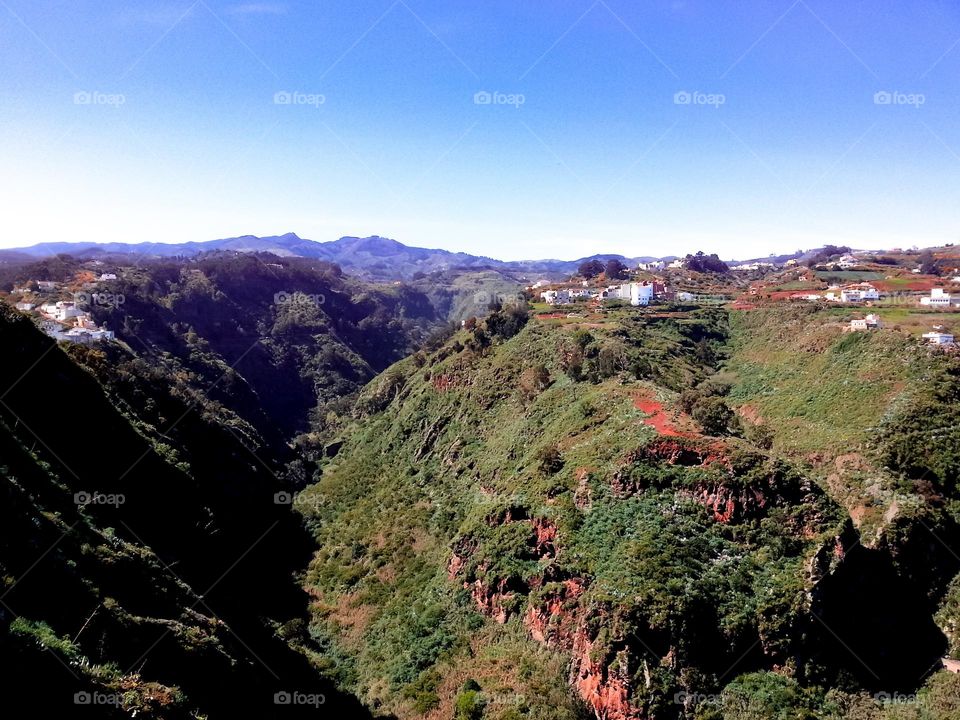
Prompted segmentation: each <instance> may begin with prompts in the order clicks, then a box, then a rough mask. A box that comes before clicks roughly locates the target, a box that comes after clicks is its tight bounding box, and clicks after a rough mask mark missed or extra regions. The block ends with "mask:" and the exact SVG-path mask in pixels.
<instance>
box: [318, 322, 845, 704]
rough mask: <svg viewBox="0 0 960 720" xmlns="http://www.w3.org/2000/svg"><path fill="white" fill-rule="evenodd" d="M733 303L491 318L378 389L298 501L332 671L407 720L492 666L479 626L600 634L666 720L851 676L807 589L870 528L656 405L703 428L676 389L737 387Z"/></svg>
mask: <svg viewBox="0 0 960 720" xmlns="http://www.w3.org/2000/svg"><path fill="white" fill-rule="evenodd" d="M725 317H726V316H725V313H723V312H721V311H712V312H700V313H689V314H685V315H684V314H681V315H680V316H675V317H669V318H664V317H662V316H657V314H656V313H653V312H643V311H631V310H625V311H622V314H621V315H619V316H617V317H616V318H615V321H614V322H610V323H608V324H607V325H605V326H603V327H602V328H589V329H588V328H577V327H575V326H570V325H562V326H554V327H551V326H547V325H545V324H542V323H540V322H539V321H536V320H532V321H530V323H528V324H527V326H526V327H525V328H524V329H523V330H522V331H521V332H519V333H518V334H517V335H515V336H512V337H508V338H499V339H496V338H494V339H493V340H492V341H491V342H489V343H488V342H484V343H477V342H476V337H477V336H478V335H480V334H485V335H488V336H489V335H493V333H491V331H490V328H491V325H492V326H497V324H498V322H499V321H498V320H496V318H494V320H493V322H489V321H488V322H487V323H481V324H479V325H478V326H477V327H476V328H475V329H474V330H473V331H464V332H461V333H459V334H458V335H456V336H455V337H454V338H452V339H451V340H450V341H449V342H448V343H447V344H446V345H445V346H443V347H441V348H439V349H437V350H436V351H434V352H432V353H422V354H418V356H415V357H413V358H410V359H408V360H405V361H403V362H402V363H400V364H398V365H396V366H394V367H393V368H391V369H390V370H389V371H388V372H387V373H385V374H384V375H382V376H381V377H380V378H379V379H378V380H377V381H375V382H374V383H372V384H371V385H370V386H369V387H368V388H367V389H366V390H365V391H364V394H363V396H362V397H361V407H364V408H367V410H366V412H367V413H369V414H370V415H369V417H365V418H360V419H358V422H357V425H356V427H355V428H351V429H350V432H349V433H348V438H347V440H346V443H345V445H344V447H343V448H342V449H341V451H340V453H339V455H338V456H337V457H336V458H335V459H334V460H332V461H331V462H330V463H329V465H327V466H326V467H324V468H323V472H322V475H321V477H320V480H319V482H318V483H317V484H316V485H315V486H313V487H311V488H309V489H308V490H307V491H305V493H304V494H303V495H302V498H303V502H302V503H300V507H301V508H303V509H304V510H305V512H306V516H307V519H308V522H309V524H310V526H311V528H312V529H313V531H314V533H315V536H316V538H317V541H318V546H319V548H320V549H319V551H318V552H317V554H316V557H315V559H314V562H313V563H312V565H311V569H310V572H309V574H308V576H307V579H306V586H307V588H308V590H309V592H310V593H311V595H312V596H313V597H314V598H315V602H314V605H313V611H314V620H313V623H312V626H311V631H312V633H313V634H314V636H315V637H316V638H317V639H318V641H319V642H320V643H321V644H322V645H323V647H324V648H325V650H326V652H327V655H328V657H331V658H335V661H334V662H333V663H331V666H328V669H330V670H335V669H336V670H337V671H338V672H339V679H340V680H341V682H343V683H345V684H346V685H347V687H349V688H350V689H351V690H353V691H355V692H357V693H358V694H359V695H360V696H361V697H362V698H363V699H365V701H367V702H368V703H371V704H373V705H378V706H379V705H382V706H383V707H385V708H388V709H390V710H391V711H393V712H396V713H398V714H400V715H401V716H405V717H407V716H409V717H412V716H415V715H416V712H417V711H416V707H415V702H414V701H413V700H411V698H416V697H419V694H418V693H419V692H420V691H418V690H417V688H422V687H423V684H424V682H425V678H434V679H437V678H439V680H437V682H440V683H443V682H444V681H445V679H447V678H449V676H450V674H451V673H453V672H454V670H455V669H456V668H458V667H459V666H460V664H461V663H465V662H469V663H471V664H472V665H473V666H474V667H475V668H477V666H478V664H479V665H480V667H483V668H484V671H485V672H487V673H490V672H493V670H492V669H491V668H490V667H487V666H485V665H483V664H482V663H481V660H480V659H478V658H477V656H476V655H475V652H474V647H473V642H472V639H473V638H475V637H477V636H478V634H479V635H482V636H487V635H489V634H492V633H496V635H497V636H498V637H500V636H502V634H504V633H506V634H507V635H508V636H510V637H516V636H518V635H519V636H520V637H522V636H523V635H524V633H525V632H529V633H530V634H531V635H532V636H533V637H535V638H538V639H540V640H543V641H545V643H546V645H547V646H548V647H550V648H551V649H555V650H560V651H566V652H568V653H569V652H571V650H572V649H574V648H581V650H580V651H575V652H581V651H582V652H583V653H585V655H583V656H577V655H576V654H575V655H574V661H575V669H577V670H578V671H580V672H583V673H585V674H586V675H589V674H590V673H591V672H593V669H591V668H592V666H591V665H590V663H591V662H595V663H597V664H598V667H610V666H613V667H618V668H619V670H618V672H621V673H623V677H624V678H625V679H624V683H625V687H626V688H627V690H628V696H629V699H630V702H631V703H632V704H634V706H635V707H638V708H641V709H643V711H644V712H646V713H650V714H652V715H654V716H656V717H672V716H676V715H677V713H678V712H679V711H680V708H678V707H677V705H676V704H675V703H674V702H672V700H671V699H672V698H673V696H674V695H675V694H676V693H678V692H687V693H690V694H696V693H701V694H703V693H721V692H724V684H725V682H724V681H726V682H729V681H730V679H731V677H735V676H736V675H738V674H739V673H742V672H746V671H750V670H764V669H767V670H770V669H772V668H773V667H775V666H785V667H790V668H791V672H792V673H793V674H794V675H795V676H796V677H797V679H798V681H800V682H802V683H804V685H803V687H807V688H813V690H811V692H813V696H812V697H815V701H816V703H820V704H822V703H823V702H824V700H823V697H824V695H823V694H824V693H825V692H826V691H825V690H822V688H824V687H829V686H830V685H831V684H832V683H836V682H839V681H840V678H841V677H847V678H848V679H847V680H845V681H843V682H850V681H851V678H850V676H849V671H848V669H847V668H848V664H849V663H850V661H851V658H850V657H849V656H848V657H846V658H844V657H840V656H826V655H824V654H822V653H818V652H816V651H814V650H813V647H812V646H811V645H809V644H808V643H814V645H816V644H817V643H819V642H821V641H820V640H819V639H818V638H819V636H820V635H821V634H822V633H823V631H822V630H820V629H819V628H818V627H817V626H816V622H815V621H814V620H813V619H812V612H813V607H814V606H815V605H816V603H818V602H820V601H819V600H817V599H816V594H814V595H813V599H814V600H813V601H814V606H811V604H810V603H811V594H810V593H811V591H812V590H813V589H814V587H815V585H814V584H815V582H816V581H817V579H818V578H819V577H822V575H821V574H822V573H828V574H829V572H830V568H831V567H832V562H833V561H834V560H835V558H834V560H831V558H832V557H833V553H832V551H831V550H830V549H831V548H833V547H834V544H835V543H839V544H841V545H846V544H849V543H851V542H852V540H853V536H851V535H850V530H849V528H847V527H846V526H845V524H844V518H845V513H844V512H843V511H842V509H841V508H840V507H839V506H837V505H835V504H833V503H832V502H831V501H830V500H829V499H828V497H827V496H826V494H825V493H823V492H822V491H820V490H819V489H818V488H817V486H816V485H815V484H813V483H811V482H810V481H809V480H808V479H806V478H805V477H804V476H803V474H802V473H801V472H799V471H798V470H797V469H796V468H794V467H792V466H791V465H789V464H786V463H784V462H782V461H781V460H778V459H776V458H775V457H771V456H769V455H767V454H766V453H765V452H764V451H763V450H762V448H759V447H757V446H755V445H752V444H751V443H749V442H747V441H744V440H742V439H736V438H728V439H725V440H720V439H715V438H713V439H712V438H708V437H703V436H697V435H696V434H695V433H690V435H691V436H690V437H674V438H669V437H668V438H664V437H663V436H662V435H658V434H657V433H656V432H655V431H654V430H653V428H651V427H649V426H648V424H646V423H645V422H644V420H645V419H646V420H650V415H649V413H647V412H644V411H643V410H639V409H637V407H636V401H635V398H636V397H637V396H638V394H639V396H643V397H649V398H653V399H655V400H657V401H659V402H661V403H665V404H666V405H667V407H668V408H670V407H672V408H674V411H675V413H677V415H676V417H675V419H676V420H677V422H680V423H681V424H682V423H687V424H688V425H691V426H693V425H692V422H691V421H690V420H683V415H682V412H681V409H682V403H681V402H680V396H679V393H678V391H680V390H682V389H683V388H685V387H690V386H695V385H703V387H704V390H702V391H701V401H702V400H703V399H708V400H709V399H711V398H713V399H719V398H720V397H722V392H723V391H722V390H721V391H718V392H715V393H714V392H712V391H708V390H707V389H706V388H707V387H708V386H709V383H711V382H717V383H718V386H722V385H723V383H722V381H721V378H722V376H719V377H718V376H717V375H716V367H714V366H711V364H706V363H705V362H704V360H710V361H711V362H712V363H713V364H714V365H716V364H717V363H719V362H722V360H721V358H722V356H723V354H724V341H725V338H726V332H727V330H726V326H725V320H724V318H725ZM704 343H705V344H706V348H705V347H704ZM706 349H709V350H710V352H705V350H706ZM658 360H662V361H660V362H658ZM711 378H713V379H711ZM704 381H707V383H704ZM727 430H728V429H727V428H725V431H727ZM811 563H813V564H814V566H817V567H819V569H818V570H817V571H816V572H814V573H813V574H811V571H810V567H811ZM823 602H825V603H827V605H825V606H824V607H825V608H826V609H827V611H832V607H833V606H832V605H830V603H832V602H833V601H832V600H829V601H828V600H824V601H823ZM557 608H561V609H560V610H558V609H557ZM823 611H824V610H823V609H821V610H820V611H819V612H823ZM491 618H492V620H491ZM496 622H501V623H505V625H503V626H502V629H499V628H500V626H498V625H497V624H496ZM540 623H545V624H540ZM522 644H523V643H521V645H522ZM526 644H527V645H528V646H529V645H532V644H534V640H528V641H527V643H526ZM517 652H521V651H520V650H519V649H518V651H517ZM853 662H856V661H855V660H854V661H853ZM332 665H336V668H334V667H332ZM476 671H477V672H479V669H477V670H476ZM604 672H606V671H604ZM501 681H502V682H503V680H501ZM548 681H550V678H549V677H543V679H542V680H541V682H548ZM552 681H553V682H554V683H556V686H557V687H559V686H560V685H561V684H562V683H563V682H564V681H565V678H564V677H563V676H562V675H561V676H555V677H554V678H553V679H552ZM604 682H605V681H604ZM744 682H746V681H744ZM734 687H741V686H731V688H734ZM817 688H821V689H820V690H817ZM729 692H734V690H733V689H731V690H729ZM806 692H807V691H806V690H804V693H806ZM818 693H819V694H818ZM460 697H463V696H462V695H461V696H460ZM811 702H813V701H811ZM816 703H815V704H816ZM444 707H446V706H444ZM448 710H449V708H448ZM451 712H452V711H451ZM484 712H485V713H487V714H485V715H484V717H501V715H500V714H498V711H497V710H490V709H488V710H485V711H484ZM528 712H529V716H531V717H541V716H542V717H548V716H551V715H544V714H543V713H545V712H546V710H545V709H538V707H537V706H536V705H534V706H531V707H530V708H529V709H528ZM440 716H442V715H437V717H440ZM747 716H751V715H742V717H747ZM756 716H757V717H759V716H760V715H756ZM731 717H732V715H731ZM737 717H741V716H737Z"/></svg>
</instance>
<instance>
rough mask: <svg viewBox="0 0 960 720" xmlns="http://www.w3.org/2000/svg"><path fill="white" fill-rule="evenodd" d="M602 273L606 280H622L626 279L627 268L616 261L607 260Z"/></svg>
mask: <svg viewBox="0 0 960 720" xmlns="http://www.w3.org/2000/svg"><path fill="white" fill-rule="evenodd" d="M603 272H604V274H605V275H606V276H607V280H623V279H624V278H626V277H627V266H626V265H624V264H623V263H622V262H620V261H619V260H616V259H613V260H607V264H606V266H605V267H604V269H603Z"/></svg>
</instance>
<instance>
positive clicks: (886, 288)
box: [869, 278, 947, 292]
mask: <svg viewBox="0 0 960 720" xmlns="http://www.w3.org/2000/svg"><path fill="white" fill-rule="evenodd" d="M869 284H870V285H873V286H874V287H875V288H876V289H877V290H880V291H881V292H897V291H900V292H903V291H920V290H932V289H933V288H935V287H944V285H946V284H947V283H946V282H945V281H944V280H942V279H940V278H917V279H916V280H910V281H909V282H899V283H898V282H891V281H889V280H870V281H869Z"/></svg>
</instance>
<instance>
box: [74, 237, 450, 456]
mask: <svg viewBox="0 0 960 720" xmlns="http://www.w3.org/2000/svg"><path fill="white" fill-rule="evenodd" d="M119 272H120V279H119V280H116V281H111V282H109V283H106V284H104V286H103V287H104V289H105V290H106V291H107V292H108V297H117V298H122V299H123V302H122V303H102V304H93V305H92V306H91V310H92V312H93V314H94V317H95V318H96V320H97V321H98V322H100V323H102V324H105V325H106V326H108V327H110V328H112V329H115V330H116V332H117V337H118V339H120V340H121V341H123V342H124V343H125V344H126V345H127V346H128V347H129V349H130V351H131V352H132V353H134V354H135V355H137V356H139V357H142V358H144V359H146V360H149V361H150V362H151V363H152V364H154V365H160V366H162V367H163V368H164V371H165V373H166V374H168V375H172V376H176V375H177V374H178V373H182V374H183V375H184V376H187V379H188V380H189V381H190V382H192V383H193V384H194V385H197V386H199V387H201V388H203V389H204V391H205V393H206V389H207V388H211V391H210V393H209V395H210V397H211V398H212V399H213V400H215V401H218V402H220V403H222V404H224V405H226V406H227V407H229V408H231V409H232V410H234V411H235V412H237V413H238V414H239V415H240V416H241V417H243V418H244V419H245V420H246V421H247V422H249V423H250V424H251V425H253V426H254V427H255V428H256V429H257V430H258V431H259V432H260V433H261V434H262V435H263V436H264V437H265V438H267V439H268V441H270V442H272V443H273V444H274V445H277V444H282V443H283V442H285V441H287V440H289V439H290V438H291V437H293V436H294V435H296V434H297V433H302V432H305V431H307V430H308V429H309V428H310V427H311V416H313V417H315V418H319V419H321V420H322V418H323V417H324V415H325V414H326V412H327V411H328V410H330V409H333V410H336V408H337V407H338V403H340V402H341V401H342V399H343V398H344V397H345V396H348V395H350V394H351V393H354V392H356V391H357V390H359V388H361V387H362V386H363V385H364V384H366V383H367V382H368V381H369V380H370V379H371V378H373V376H374V375H375V374H376V373H377V372H379V371H380V370H382V369H384V368H385V367H387V366H388V365H390V364H391V363H392V362H395V361H396V360H399V359H400V358H402V357H404V356H405V355H407V354H409V353H410V352H411V351H412V349H413V348H414V347H415V346H416V345H418V344H419V343H420V342H422V340H423V339H424V338H425V337H427V336H428V335H429V334H430V333H431V332H433V331H434V330H435V329H436V328H437V327H439V326H440V325H442V324H443V322H444V321H445V318H443V317H442V316H440V315H438V314H437V312H436V310H435V309H434V307H433V306H432V305H431V303H430V301H429V299H428V298H427V297H426V296H425V295H423V294H422V293H419V292H417V291H415V290H412V289H410V288H408V287H405V286H367V285H363V284H361V283H358V282H356V281H355V280H351V279H350V278H347V277H345V276H343V274H342V273H341V272H340V270H339V269H338V268H337V267H336V266H333V265H329V264H327V263H322V262H321V263H318V262H315V261H303V260H290V259H280V258H276V257H274V256H269V255H267V256H252V255H237V254H223V255H214V256H208V257H203V258H200V259H198V260H196V261H178V262H169V263H155V264H150V265H146V266H142V267H140V268H130V267H124V268H121V269H120V271H119ZM115 362H118V359H117V358H111V363H115Z"/></svg>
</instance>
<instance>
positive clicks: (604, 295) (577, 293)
mask: <svg viewBox="0 0 960 720" xmlns="http://www.w3.org/2000/svg"><path fill="white" fill-rule="evenodd" d="M659 287H660V288H661V290H660V292H663V290H662V288H663V286H662V285H661V286H659ZM656 295H657V284H656V283H650V282H630V283H624V284H622V285H611V286H609V287H606V288H562V289H558V290H545V291H544V292H542V293H540V297H541V298H543V301H544V302H545V303H547V304H548V305H569V304H571V303H574V302H576V301H577V300H578V299H588V300H591V299H595V300H629V301H630V304H631V305H635V306H636V305H649V304H650V302H651V301H652V300H653V299H654V298H655V297H656Z"/></svg>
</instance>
